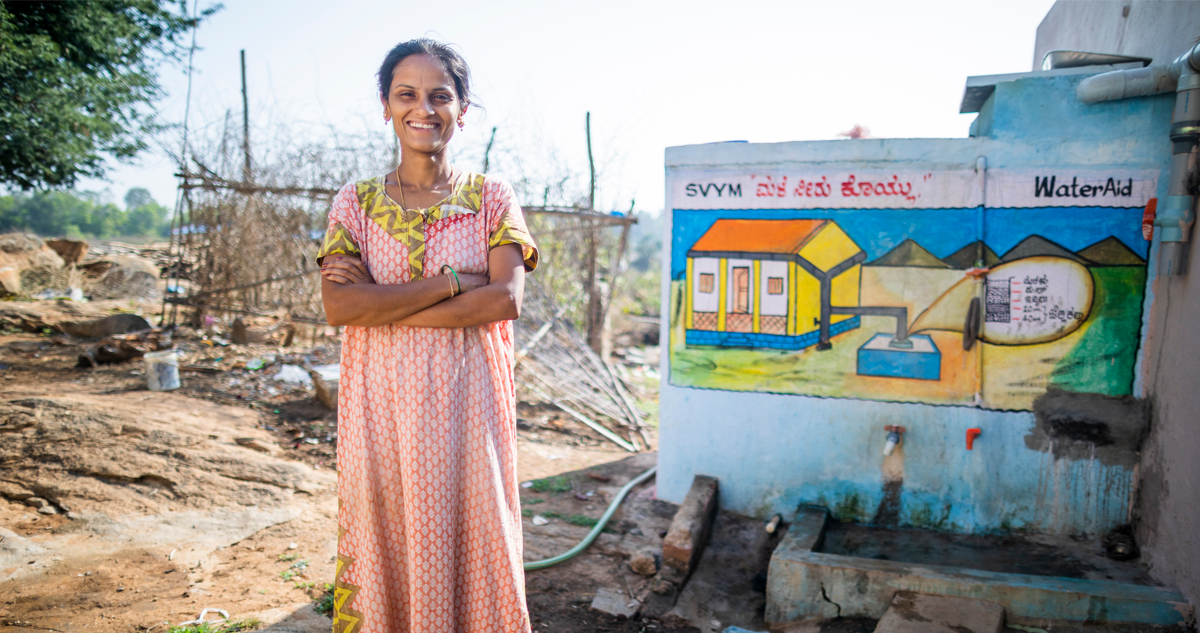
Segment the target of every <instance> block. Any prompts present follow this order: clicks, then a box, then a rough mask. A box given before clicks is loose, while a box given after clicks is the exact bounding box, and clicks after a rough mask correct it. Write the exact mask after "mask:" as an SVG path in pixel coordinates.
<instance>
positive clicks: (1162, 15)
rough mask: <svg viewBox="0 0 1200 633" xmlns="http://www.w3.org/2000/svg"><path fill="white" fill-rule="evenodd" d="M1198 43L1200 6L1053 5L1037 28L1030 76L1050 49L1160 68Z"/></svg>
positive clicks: (1147, 1)
mask: <svg viewBox="0 0 1200 633" xmlns="http://www.w3.org/2000/svg"><path fill="white" fill-rule="evenodd" d="M1197 37H1200V0H1058V2H1055V3H1054V6H1053V7H1051V8H1050V11H1049V12H1047V13H1046V17H1045V18H1043V19H1042V23H1041V24H1040V25H1038V29H1037V41H1036V43H1035V44H1034V47H1033V70H1041V69H1042V58H1043V57H1045V56H1046V52H1047V51H1052V50H1056V49H1061V50H1076V51H1089V52H1092V53H1117V54H1120V55H1137V56H1140V57H1152V58H1154V63H1155V64H1165V63H1168V62H1170V61H1171V60H1173V59H1175V58H1176V57H1177V56H1179V54H1180V53H1182V52H1183V50H1184V49H1185V48H1187V47H1188V46H1190V45H1191V44H1193V43H1195V41H1196V38H1197Z"/></svg>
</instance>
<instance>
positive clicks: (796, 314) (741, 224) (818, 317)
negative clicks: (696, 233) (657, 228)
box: [684, 220, 866, 349]
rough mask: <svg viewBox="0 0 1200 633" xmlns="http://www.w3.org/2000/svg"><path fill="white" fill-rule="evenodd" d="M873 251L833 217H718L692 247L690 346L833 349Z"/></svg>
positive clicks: (852, 323) (850, 325)
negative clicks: (839, 310) (864, 247)
mask: <svg viewBox="0 0 1200 633" xmlns="http://www.w3.org/2000/svg"><path fill="white" fill-rule="evenodd" d="M865 259H866V253H864V252H863V250H862V248H860V247H859V246H858V244H855V243H854V240H852V239H850V236H848V235H846V232H845V231H843V230H842V228H841V227H839V226H838V225H837V223H836V222H833V221H832V220H717V221H716V223H714V224H713V225H712V227H711V228H709V229H708V231H707V232H706V233H705V234H704V235H703V236H701V237H700V239H699V240H697V241H696V243H695V244H693V245H692V248H691V249H690V250H688V253H687V278H686V298H685V302H686V303H685V306H684V319H685V328H686V330H687V335H686V341H687V344H688V345H721V346H728V347H765V348H775V349H803V348H806V347H809V346H811V345H817V346H818V349H828V347H829V338H830V337H831V336H836V335H838V334H841V333H842V332H846V331H848V330H851V329H854V328H857V327H859V323H860V316H859V315H858V314H835V312H836V308H857V307H858V305H859V285H860V280H861V277H862V263H863V261H864V260H865Z"/></svg>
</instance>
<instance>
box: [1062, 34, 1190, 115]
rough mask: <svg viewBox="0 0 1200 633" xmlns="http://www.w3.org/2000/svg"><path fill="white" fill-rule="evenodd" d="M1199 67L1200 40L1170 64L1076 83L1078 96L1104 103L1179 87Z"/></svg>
mask: <svg viewBox="0 0 1200 633" xmlns="http://www.w3.org/2000/svg"><path fill="white" fill-rule="evenodd" d="M1197 71H1200V44H1197V45H1195V46H1193V47H1192V48H1190V49H1189V50H1188V51H1187V52H1185V53H1184V54H1182V55H1180V56H1179V57H1176V58H1175V60H1174V61H1172V62H1171V63H1170V64H1167V65H1164V64H1159V65H1157V66H1147V67H1146V68H1133V69H1130V70H1114V71H1112V72H1107V73H1101V74H1099V75H1094V76H1091V77H1088V78H1087V79H1084V80H1083V81H1081V82H1079V85H1078V86H1076V87H1075V96H1077V97H1079V100H1080V101H1082V102H1084V103H1100V102H1102V101H1114V100H1117V99H1128V98H1130V97H1144V96H1147V95H1156V94H1161V93H1164V92H1170V91H1172V90H1175V89H1176V85H1177V82H1178V81H1179V78H1180V77H1182V76H1184V75H1189V74H1192V73H1194V72H1197Z"/></svg>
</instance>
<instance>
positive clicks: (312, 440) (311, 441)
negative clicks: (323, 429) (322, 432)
mask: <svg viewBox="0 0 1200 633" xmlns="http://www.w3.org/2000/svg"><path fill="white" fill-rule="evenodd" d="M304 443H305V444H320V443H321V440H318V439H317V438H315V437H306V438H304Z"/></svg>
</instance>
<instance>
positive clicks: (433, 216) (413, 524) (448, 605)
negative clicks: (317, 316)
mask: <svg viewBox="0 0 1200 633" xmlns="http://www.w3.org/2000/svg"><path fill="white" fill-rule="evenodd" d="M379 90H380V102H381V105H382V106H383V118H384V120H385V121H387V122H389V123H390V124H391V125H392V128H393V130H394V131H395V134H396V136H397V138H398V139H399V141H400V148H401V160H400V164H399V165H397V166H396V169H395V170H393V171H391V172H389V173H388V174H385V175H383V176H377V177H375V178H371V179H368V180H363V181H360V182H356V183H352V184H349V185H346V186H345V187H343V188H342V189H341V191H340V192H339V193H338V194H337V196H336V197H335V198H334V202H333V207H332V209H331V210H330V212H329V226H328V229H327V231H326V235H325V240H324V243H323V245H322V247H321V250H320V252H319V253H318V254H317V261H318V263H320V265H321V267H322V282H321V283H322V286H321V290H322V299H323V301H324V304H325V313H326V315H327V316H328V319H329V323H330V324H331V325H345V326H347V327H346V335H345V339H344V341H343V345H342V380H341V387H340V395H339V401H338V471H339V477H338V501H339V506H340V507H339V511H338V525H339V527H340V530H339V538H338V558H337V577H336V580H335V587H336V589H335V591H336V599H335V603H334V604H335V611H334V623H333V630H334V632H335V633H384V632H393V631H405V632H412V633H452V632H454V633H457V632H468V633H475V632H483V631H496V632H500V631H503V632H505V633H508V632H521V631H529V630H530V628H529V615H528V611H527V609H526V606H525V596H524V593H525V591H524V587H525V582H524V572H523V571H522V567H521V563H522V550H521V509H520V505H519V502H520V500H519V496H518V488H517V474H516V402H515V393H516V392H515V388H514V385H513V375H512V368H513V335H512V324H511V320H512V319H515V318H517V317H518V316H519V314H520V309H521V296H522V291H523V289H524V275H525V273H527V272H532V271H533V269H534V268H535V267H536V266H537V261H538V252H537V248H536V246H535V245H534V243H533V240H532V239H531V238H530V236H529V233H528V231H527V230H526V228H525V221H524V219H523V217H522V215H521V209H520V207H519V206H518V205H517V203H516V199H515V196H514V194H513V191H512V188H511V187H510V186H509V185H508V183H505V182H503V181H501V180H499V179H496V178H493V177H490V176H487V175H484V174H473V173H467V172H463V171H461V170H459V169H457V168H455V167H454V166H453V165H451V164H450V160H449V155H448V153H447V146H448V144H449V143H450V140H451V139H452V138H453V136H454V132H455V129H456V128H461V127H462V126H463V125H464V123H463V118H462V117H463V115H464V114H465V113H466V111H467V108H468V105H469V104H470V101H469V99H470V74H469V71H468V70H467V64H466V62H465V61H463V59H462V57H461V56H459V55H458V53H457V52H455V51H454V50H453V49H451V48H449V47H448V46H446V45H444V44H441V43H438V42H434V41H431V40H413V41H411V42H405V43H403V44H400V45H399V46H396V47H395V48H393V49H392V50H391V52H389V53H388V55H387V57H386V58H385V59H384V62H383V65H382V66H381V68H380V70H379Z"/></svg>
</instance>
